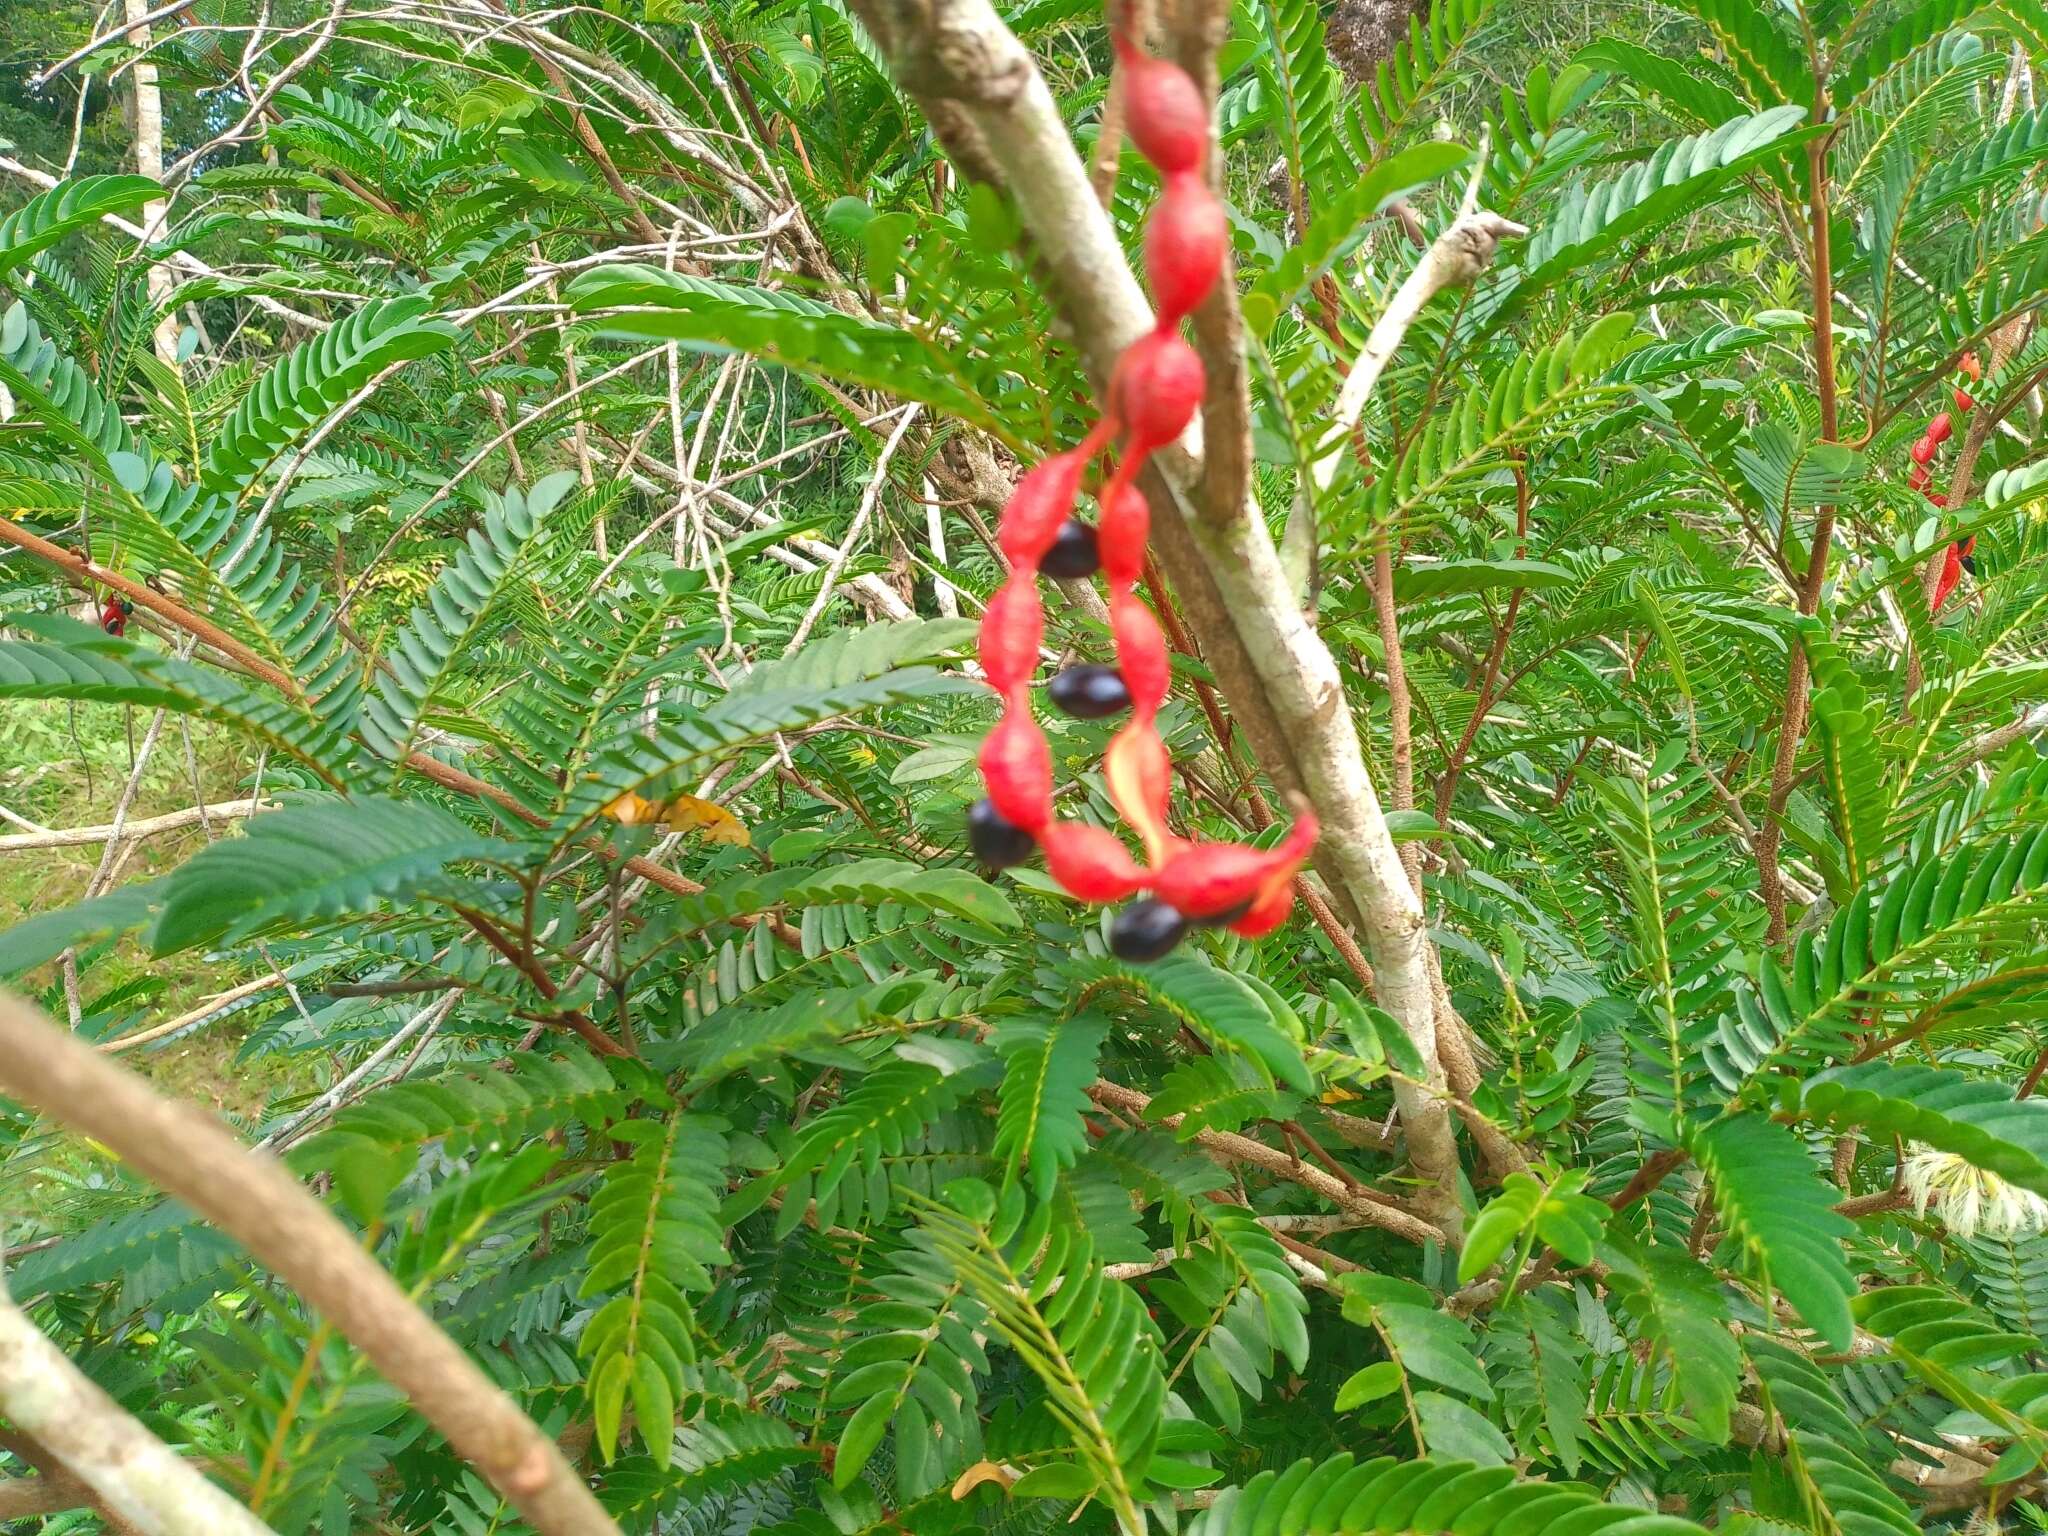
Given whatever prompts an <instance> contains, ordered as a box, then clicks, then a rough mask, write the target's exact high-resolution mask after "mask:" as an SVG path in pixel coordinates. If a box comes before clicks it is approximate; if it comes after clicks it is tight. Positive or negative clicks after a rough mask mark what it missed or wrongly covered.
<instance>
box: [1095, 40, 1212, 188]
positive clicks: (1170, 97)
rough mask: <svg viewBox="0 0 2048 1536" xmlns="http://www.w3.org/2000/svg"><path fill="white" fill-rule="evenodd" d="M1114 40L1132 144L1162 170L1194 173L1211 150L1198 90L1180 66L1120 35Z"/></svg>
mask: <svg viewBox="0 0 2048 1536" xmlns="http://www.w3.org/2000/svg"><path fill="white" fill-rule="evenodd" d="M1115 41H1116V57H1117V72H1118V73H1119V74H1120V75H1121V76H1122V79H1123V89H1124V124H1125V127H1126V128H1127V129H1128V131H1129V133H1130V135H1131V142H1132V143H1133V144H1135V145H1137V146H1138V153H1139V154H1141V155H1143V156H1144V157H1145V158H1146V159H1147V160H1150V161H1151V162H1152V163H1153V164H1154V165H1156V166H1158V167H1159V169H1160V170H1161V171H1164V172H1169V173H1170V172H1173V171H1192V170H1194V169H1195V168H1196V167H1198V166H1199V165H1201V163H1202V156H1203V154H1204V153H1205V152H1206V151H1207V149H1208V147H1209V111H1208V108H1207V107H1206V106H1205V105H1204V104H1203V102H1202V93H1201V90H1200V89H1199V88H1198V87H1197V86H1196V85H1195V82H1194V80H1193V78H1192V77H1191V76H1190V75H1189V74H1188V72H1187V71H1186V70H1184V69H1182V68H1181V67H1180V66H1179V65H1178V64H1169V63H1167V62H1166V60H1164V59H1155V58H1153V57H1152V56H1151V55H1150V54H1148V53H1146V52H1144V51H1143V50H1141V49H1139V48H1138V47H1137V46H1136V45H1134V44H1133V43H1132V42H1131V40H1130V39H1129V38H1127V37H1124V36H1123V35H1122V34H1118V36H1117V37H1116V40H1115Z"/></svg>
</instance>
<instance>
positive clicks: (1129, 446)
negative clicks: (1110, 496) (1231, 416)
mask: <svg viewBox="0 0 2048 1536" xmlns="http://www.w3.org/2000/svg"><path fill="white" fill-rule="evenodd" d="M1206 382H1207V381H1206V380H1205V379H1204V377H1203V374H1202V360H1201V359H1200V358H1199V357H1197V356H1196V355H1195V349H1194V348H1193V347H1191V346H1189V345H1188V344H1187V343H1186V342H1185V341H1183V340H1181V338H1180V333H1179V332H1177V331H1148V332H1146V333H1145V334H1144V335H1143V336H1140V337H1139V338H1138V339H1137V340H1136V341H1134V342H1132V343H1131V344H1130V345H1129V346H1128V347H1126V348H1124V353H1123V356H1122V357H1120V358H1118V359H1117V362H1116V370H1115V372H1114V373H1112V374H1111V376H1110V380H1109V408H1110V411H1111V413H1112V414H1114V415H1115V417H1116V419H1117V422H1118V424H1119V425H1120V426H1122V428H1123V430H1124V435H1125V436H1124V452H1125V454H1126V456H1127V457H1128V458H1130V459H1133V460H1136V459H1142V458H1144V457H1145V455H1147V454H1148V453H1151V452H1152V451H1153V450H1154V449H1157V448H1164V447H1165V446H1166V445H1167V444H1168V443H1171V442H1173V441H1174V440H1175V439H1177V438H1178V437H1179V436H1180V435H1181V433H1183V432H1185V431H1186V430H1187V425H1188V423H1189V422H1190V421H1192V420H1193V419H1194V415H1195V407H1197V406H1198V405H1200V404H1201V403H1202V391H1203V389H1204V387H1205V386H1206Z"/></svg>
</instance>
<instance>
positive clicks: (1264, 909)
mask: <svg viewBox="0 0 2048 1536" xmlns="http://www.w3.org/2000/svg"><path fill="white" fill-rule="evenodd" d="M1293 910H1294V878H1293V877H1292V876H1291V875H1290V876H1289V877H1288V878H1287V879H1286V880H1284V881H1282V882H1281V883H1280V884H1278V885H1275V886H1274V887H1273V888H1272V889H1271V890H1269V891H1268V892H1267V893H1266V894H1265V895H1263V896H1261V897H1259V898H1258V899H1257V900H1255V901H1254V902H1253V903H1252V905H1251V910H1250V911H1248V912H1247V913H1245V915H1244V916H1243V917H1240V918H1239V919H1238V920H1237V921H1236V922H1234V923H1231V924H1230V925H1229V927H1230V931H1231V932H1232V933H1234V934H1236V935H1237V936H1238V937H1239V938H1241V939H1263V938H1264V937H1265V936H1266V935H1267V934H1269V933H1271V932H1272V931H1273V930H1274V929H1275V928H1278V927H1279V926H1280V925H1281V924H1282V923H1284V922H1286V921H1287V914H1288V913H1290V912H1292V911H1293Z"/></svg>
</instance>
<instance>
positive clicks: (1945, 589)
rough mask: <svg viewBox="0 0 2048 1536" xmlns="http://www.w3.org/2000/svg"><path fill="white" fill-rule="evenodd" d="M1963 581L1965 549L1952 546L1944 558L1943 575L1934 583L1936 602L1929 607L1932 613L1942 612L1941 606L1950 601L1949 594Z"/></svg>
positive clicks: (1959, 546) (1942, 563)
mask: <svg viewBox="0 0 2048 1536" xmlns="http://www.w3.org/2000/svg"><path fill="white" fill-rule="evenodd" d="M1962 579H1963V549H1962V546H1961V545H1960V544H1951V545H1949V547H1948V553H1947V554H1945V555H1944V556H1942V560H1941V575H1940V577H1939V578H1937V579H1936V581H1935V583H1934V600H1933V601H1932V602H1931V603H1930V604H1929V605H1928V611H1929V612H1930V613H1939V612H1941V605H1942V604H1943V603H1945V602H1947V601H1948V595H1949V593H1951V592H1953V591H1955V589H1956V584H1957V583H1958V582H1960V581H1961V580H1962Z"/></svg>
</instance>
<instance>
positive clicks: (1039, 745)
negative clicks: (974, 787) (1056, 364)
mask: <svg viewBox="0 0 2048 1536" xmlns="http://www.w3.org/2000/svg"><path fill="white" fill-rule="evenodd" d="M981 782H982V784H983V785H984V786H985V787H986V788H987V790H988V798H989V803H990V804H991V805H993V806H994V807H995V808H996V814H997V815H999V816H1001V817H1002V818H1003V820H1005V821H1007V822H1009V823H1011V824H1012V825H1014V826H1019V827H1022V828H1023V829H1024V830H1025V831H1027V832H1030V833H1033V834H1034V835H1035V834H1037V833H1038V832H1040V831H1041V830H1042V829H1043V828H1044V826H1045V824H1046V823H1047V822H1049V821H1051V820H1052V749H1051V748H1050V747H1048V746H1047V745H1046V744H1045V733H1044V732H1042V731H1041V730H1039V728H1038V722H1037V721H1036V720H1034V719H1032V718H1031V706H1030V705H1029V704H1027V703H1026V702H1025V701H1024V699H1023V697H1022V696H1021V694H1019V695H1013V696H1012V697H1011V699H1010V703H1009V707H1008V708H1006V709H1005V710H1004V711H1003V718H1002V719H1001V720H1000V721H998V722H997V723H996V728H995V729H994V730H992V731H990V732H989V733H988V735H987V736H986V737H985V738H984V739H983V741H982V743H981Z"/></svg>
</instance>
